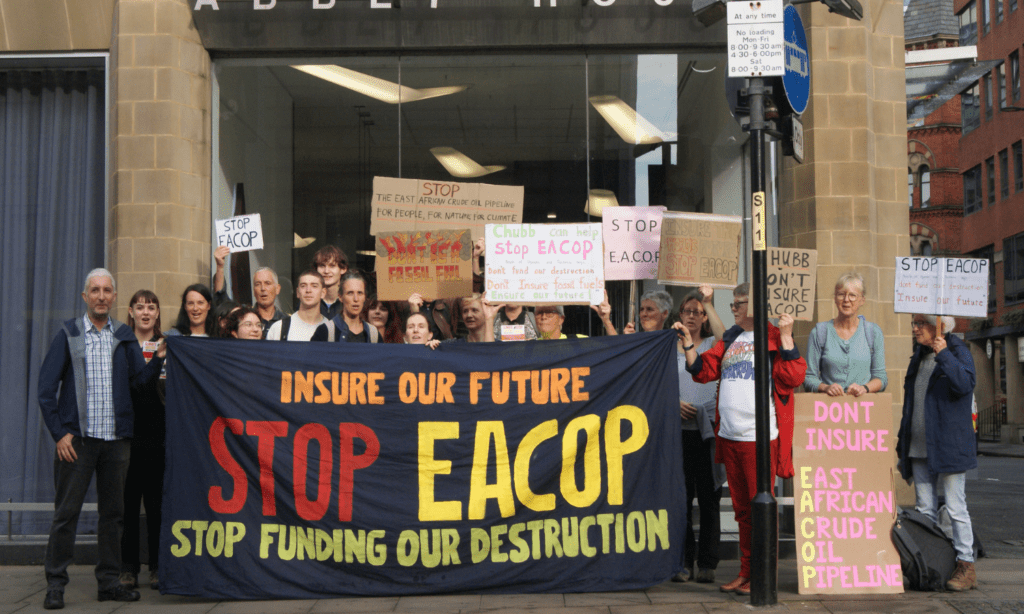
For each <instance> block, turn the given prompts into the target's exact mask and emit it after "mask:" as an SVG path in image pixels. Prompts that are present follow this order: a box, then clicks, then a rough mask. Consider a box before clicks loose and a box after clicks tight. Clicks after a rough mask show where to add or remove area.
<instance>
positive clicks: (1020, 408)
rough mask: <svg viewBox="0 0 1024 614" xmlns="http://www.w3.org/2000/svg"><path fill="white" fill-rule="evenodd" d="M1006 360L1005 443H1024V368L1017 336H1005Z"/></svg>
mask: <svg viewBox="0 0 1024 614" xmlns="http://www.w3.org/2000/svg"><path fill="white" fill-rule="evenodd" d="M1003 352H1004V360H1005V361H1006V424H1005V425H1004V426H1003V433H1002V437H1001V440H1002V442H1003V443H1024V442H1022V441H1021V435H1020V432H1021V430H1022V429H1024V370H1022V368H1021V367H1022V366H1024V365H1021V362H1020V356H1019V355H1018V348H1017V336H1016V335H1006V336H1005V337H1003Z"/></svg>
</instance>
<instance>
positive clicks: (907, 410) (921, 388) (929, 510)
mask: <svg viewBox="0 0 1024 614" xmlns="http://www.w3.org/2000/svg"><path fill="white" fill-rule="evenodd" d="M939 326H941V330H940V329H939V328H938V327H939ZM954 326H955V321H954V320H953V318H951V317H949V316H941V317H937V316H926V315H920V314H917V315H914V319H913V322H912V328H913V332H914V341H915V342H916V344H915V346H914V354H913V356H911V358H910V366H909V367H907V377H906V380H905V381H904V383H903V419H902V420H901V421H900V432H899V436H898V439H897V443H896V453H897V455H898V456H899V459H900V460H899V469H900V473H901V474H902V475H903V478H904V479H906V480H907V481H913V483H914V492H915V494H916V495H917V505H916V507H917V510H918V511H919V512H921V513H922V514H925V515H926V516H928V517H929V518H931V519H932V520H934V521H936V522H938V507H939V502H938V486H939V484H940V483H941V484H942V488H943V490H944V491H945V493H946V509H947V510H948V512H949V517H950V520H951V521H952V528H953V545H954V547H955V548H956V559H957V561H956V570H955V571H954V572H953V577H952V578H950V579H949V581H948V582H946V588H947V589H948V590H952V591H966V590H970V589H972V588H977V586H978V577H977V574H976V573H975V571H974V551H973V546H974V534H973V532H972V530H971V517H970V515H969V514H968V513H967V498H966V494H965V491H964V487H965V481H966V480H965V477H966V472H967V471H968V470H970V469H974V468H976V467H977V466H978V448H977V443H976V442H975V440H974V423H973V421H972V418H971V401H972V399H973V397H974V395H973V393H974V383H975V374H974V359H973V358H971V351H970V349H968V348H967V344H965V343H964V342H963V341H961V340H960V339H959V338H957V337H955V336H954V335H951V334H950V333H951V332H952V330H953V327H954Z"/></svg>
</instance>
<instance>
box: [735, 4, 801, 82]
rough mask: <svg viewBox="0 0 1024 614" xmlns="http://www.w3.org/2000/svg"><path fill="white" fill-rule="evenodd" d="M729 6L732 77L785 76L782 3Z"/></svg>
mask: <svg viewBox="0 0 1024 614" xmlns="http://www.w3.org/2000/svg"><path fill="white" fill-rule="evenodd" d="M727 4H728V9H727V10H728V22H729V39H728V43H727V44H728V53H729V76H730V77H771V76H781V75H783V74H785V73H786V53H785V28H784V24H783V21H784V14H783V7H782V0H764V1H761V2H729V3H727Z"/></svg>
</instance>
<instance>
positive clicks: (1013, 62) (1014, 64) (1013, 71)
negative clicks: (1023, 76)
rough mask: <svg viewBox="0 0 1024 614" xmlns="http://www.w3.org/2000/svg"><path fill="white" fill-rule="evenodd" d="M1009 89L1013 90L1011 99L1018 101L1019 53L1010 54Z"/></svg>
mask: <svg viewBox="0 0 1024 614" xmlns="http://www.w3.org/2000/svg"><path fill="white" fill-rule="evenodd" d="M1010 87H1012V88H1013V99H1014V100H1015V101H1016V100H1020V52H1019V51H1014V52H1013V53H1011V54H1010Z"/></svg>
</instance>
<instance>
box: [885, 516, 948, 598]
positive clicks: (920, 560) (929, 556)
mask: <svg viewBox="0 0 1024 614" xmlns="http://www.w3.org/2000/svg"><path fill="white" fill-rule="evenodd" d="M892 543H893V545H895V546H896V550H897V551H898V552H899V553H900V566H901V567H903V585H904V588H909V589H912V590H915V591H942V590H946V582H947V581H949V579H950V578H951V577H952V576H953V571H954V570H955V569H956V549H955V548H954V547H953V541H952V540H951V539H949V538H948V537H946V534H945V533H943V532H942V529H940V528H939V525H937V524H935V523H934V522H932V519H931V518H929V517H927V516H925V515H924V514H922V513H921V512H918V511H917V510H914V509H900V511H899V514H897V515H896V523H895V524H894V525H893V527H892Z"/></svg>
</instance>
